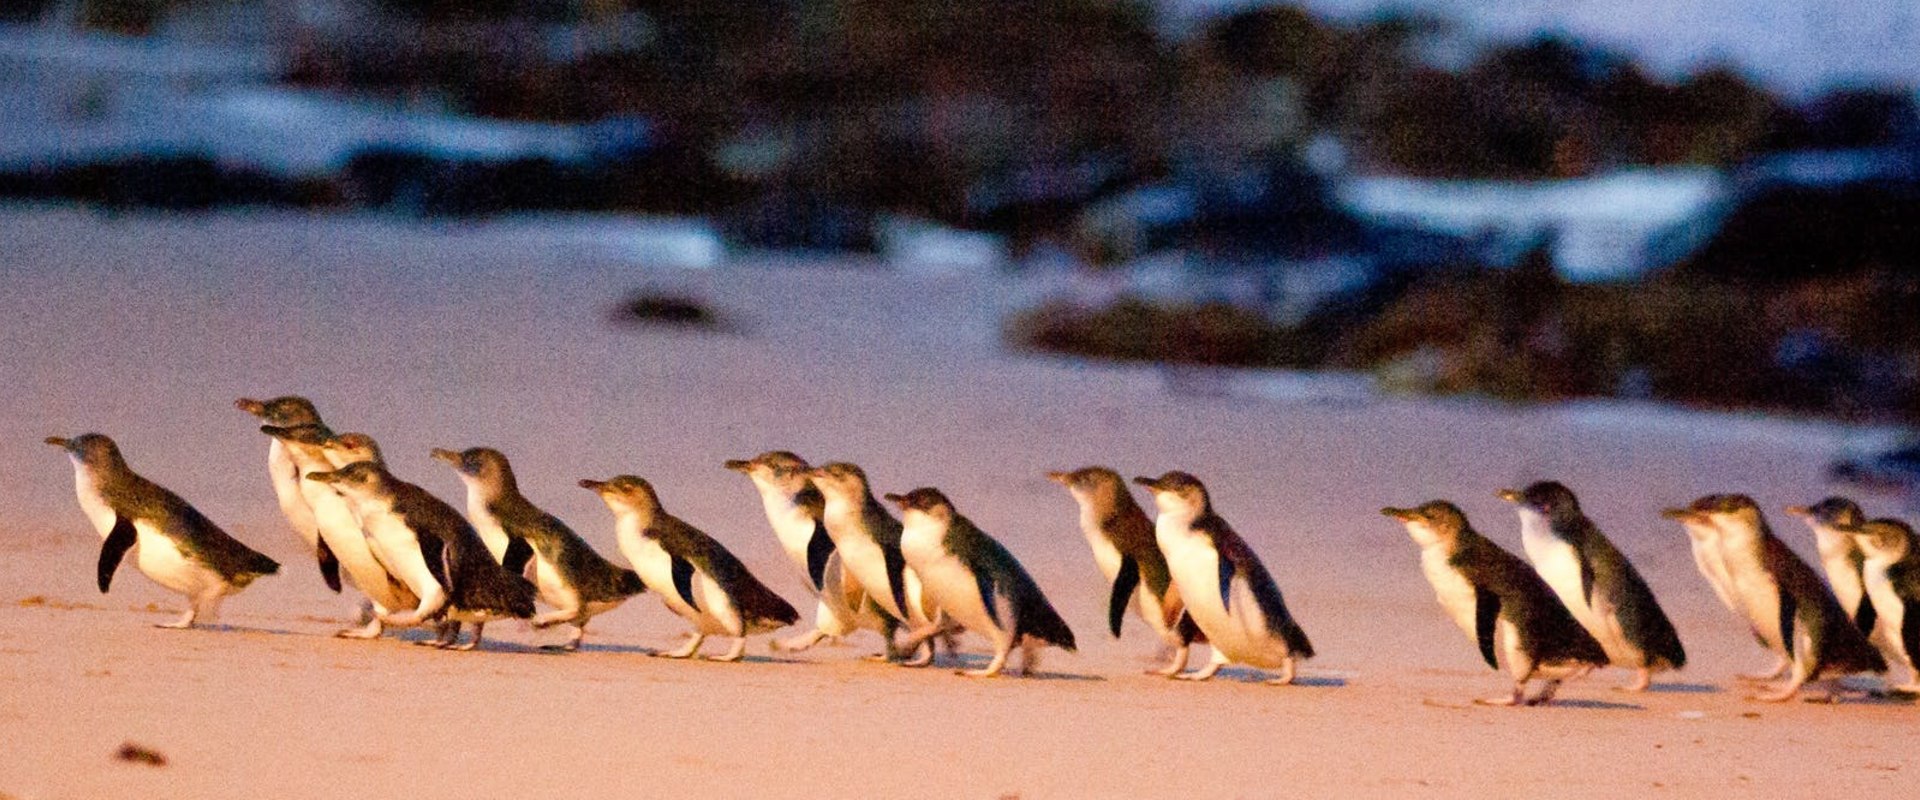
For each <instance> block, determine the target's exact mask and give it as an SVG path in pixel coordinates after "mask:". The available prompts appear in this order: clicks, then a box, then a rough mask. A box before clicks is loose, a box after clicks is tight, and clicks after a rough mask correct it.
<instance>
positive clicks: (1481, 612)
mask: <svg viewBox="0 0 1920 800" xmlns="http://www.w3.org/2000/svg"><path fill="white" fill-rule="evenodd" d="M1499 621H1500V595H1497V594H1494V593H1493V592H1489V591H1487V590H1485V589H1482V588H1479V587H1477V586H1476V587H1474V590H1473V630H1474V634H1475V635H1474V639H1475V640H1477V641H1478V642H1479V644H1480V657H1481V658H1484V659H1486V660H1487V666H1489V667H1492V668H1494V669H1499V668H1500V659H1499V658H1498V657H1496V656H1495V655H1494V642H1493V638H1494V630H1495V628H1496V626H1495V623H1497V622H1499Z"/></svg>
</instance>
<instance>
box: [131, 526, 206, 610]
mask: <svg viewBox="0 0 1920 800" xmlns="http://www.w3.org/2000/svg"><path fill="white" fill-rule="evenodd" d="M133 530H134V533H135V535H136V540H135V541H136V543H137V544H138V546H139V549H138V551H137V552H135V553H134V563H135V564H137V565H138V566H139V567H140V572H141V573H142V574H144V575H146V576H147V577H149V578H152V579H153V582H154V583H157V584H160V585H161V586H165V587H167V588H168V589H172V590H174V591H176V592H179V593H181V594H184V595H186V596H188V597H190V598H197V597H199V596H200V595H201V594H203V593H205V592H207V591H208V590H210V589H214V588H216V587H223V586H225V585H226V580H225V579H223V578H221V577H220V573H217V572H214V571H213V570H211V569H208V568H207V567H206V566H204V565H202V564H201V563H200V562H198V561H194V560H193V559H191V558H189V557H188V556H187V554H185V553H182V552H180V547H179V545H177V544H175V543H174V541H173V540H172V539H169V538H167V536H166V535H165V534H162V533H160V531H158V530H156V529H155V528H154V527H153V526H152V525H151V524H149V523H147V522H145V521H139V522H135V523H134V524H133Z"/></svg>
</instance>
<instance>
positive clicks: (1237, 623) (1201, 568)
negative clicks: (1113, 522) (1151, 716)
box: [1159, 533, 1286, 667]
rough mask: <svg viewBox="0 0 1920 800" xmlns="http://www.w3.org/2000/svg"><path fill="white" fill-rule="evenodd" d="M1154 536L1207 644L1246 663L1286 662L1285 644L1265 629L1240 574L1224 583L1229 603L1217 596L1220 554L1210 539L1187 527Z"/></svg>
mask: <svg viewBox="0 0 1920 800" xmlns="http://www.w3.org/2000/svg"><path fill="white" fill-rule="evenodd" d="M1159 542H1160V550H1161V552H1163V553H1165V554H1166V557H1167V569H1168V570H1169V571H1170V572H1171V573H1172V574H1173V582H1174V585H1175V586H1178V587H1180V596H1181V598H1182V599H1184V600H1185V602H1186V605H1187V615H1188V616H1189V617H1191V618H1192V619H1193V623H1194V624H1195V625H1198V626H1200V631H1201V632H1202V633H1205V634H1206V635H1207V643H1208V644H1210V645H1212V646H1213V649H1215V650H1217V651H1219V652H1220V653H1222V654H1224V655H1225V656H1226V657H1228V658H1230V659H1232V660H1233V661H1235V662H1238V663H1241V664H1246V665H1249V666H1255V667H1278V666H1281V665H1283V664H1284V663H1285V662H1286V645H1285V644H1284V643H1282V642H1280V641H1279V640H1278V639H1276V638H1275V637H1274V636H1272V635H1271V634H1270V633H1268V631H1267V629H1266V618H1265V617H1264V616H1263V615H1262V614H1261V613H1260V604H1259V603H1257V602H1255V600H1254V598H1253V592H1252V591H1251V590H1250V589H1249V588H1248V586H1247V582H1246V580H1245V579H1244V578H1241V577H1239V576H1235V577H1234V580H1233V582H1232V584H1231V585H1230V586H1229V596H1230V598H1231V600H1232V607H1231V608H1229V607H1228V606H1227V605H1226V604H1224V603H1223V602H1222V601H1221V595H1220V554H1219V552H1218V551H1216V550H1214V549H1213V545H1212V544H1211V543H1210V542H1206V541H1204V540H1203V539H1202V537H1201V536H1199V535H1197V534H1192V533H1181V534H1178V535H1176V536H1171V537H1170V536H1160V537H1159Z"/></svg>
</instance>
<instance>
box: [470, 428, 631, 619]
mask: <svg viewBox="0 0 1920 800" xmlns="http://www.w3.org/2000/svg"><path fill="white" fill-rule="evenodd" d="M433 457H434V458H436V459H438V460H440V461H444V462H446V463H447V464H449V465H451V466H452V467H453V468H454V471H456V472H458V473H459V475H460V480H461V481H462V482H464V483H465V484H466V485H467V520H468V521H469V522H471V523H473V527H474V529H475V530H477V531H487V532H491V535H492V536H495V537H504V538H507V539H511V540H512V541H515V542H519V543H520V546H521V547H526V548H529V549H530V550H531V552H532V555H531V558H530V560H529V561H528V563H527V569H528V570H529V571H531V572H532V574H533V577H532V580H533V585H534V586H535V588H537V589H539V592H540V599H541V600H544V601H546V603H547V605H550V606H553V610H551V611H545V612H541V613H539V614H536V615H534V617H533V627H534V628H536V629H541V630H544V629H546V628H550V627H553V626H555V625H559V624H561V623H566V624H569V625H571V626H572V627H573V633H572V635H571V636H569V637H568V638H567V642H566V644H564V645H562V646H561V647H560V648H559V649H562V650H567V651H574V650H578V649H580V640H581V639H583V638H585V636H586V633H587V621H588V620H591V619H593V618H594V617H595V616H598V615H600V614H604V613H606V612H608V611H612V610H613V609H615V608H617V607H619V605H620V604H621V603H624V602H626V600H627V598H629V597H632V596H633V595H636V594H639V593H641V592H643V591H646V585H645V584H643V583H641V582H640V576H639V575H636V574H634V572H633V570H630V569H621V568H619V567H616V566H614V565H613V563H612V562H609V561H607V560H606V559H605V558H602V557H601V556H600V554H599V553H597V552H594V549H593V546H592V545H589V544H587V541H586V540H585V539H582V538H580V536H579V534H576V533H574V532H573V529H572V528H569V527H567V525H566V523H564V522H561V521H560V519H559V518H558V517H555V516H553V515H552V514H548V513H547V512H545V511H542V510H540V507H539V506H536V505H534V504H533V501H531V500H528V499H527V497H526V495H524V494H521V493H520V484H519V482H518V481H516V480H514V477H513V465H512V464H510V463H508V461H507V457H506V455H504V454H502V453H501V452H500V451H498V450H494V449H492V448H488V447H472V448H468V449H466V450H463V451H461V452H458V453H455V452H453V451H451V450H434V451H433ZM481 538H483V539H485V538H490V537H489V534H487V533H482V534H481ZM503 552H505V548H503ZM502 566H503V567H506V568H507V569H508V570H509V571H512V566H511V565H506V564H503V565H502Z"/></svg>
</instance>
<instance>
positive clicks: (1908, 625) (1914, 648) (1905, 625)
mask: <svg viewBox="0 0 1920 800" xmlns="http://www.w3.org/2000/svg"><path fill="white" fill-rule="evenodd" d="M1901 605H1902V606H1903V607H1904V608H1905V609H1906V612H1905V613H1903V614H1902V615H1901V617H1900V643H1901V644H1902V645H1905V646H1906V649H1907V663H1909V664H1913V663H1920V599H1916V598H1907V599H1906V600H1905V601H1904V602H1902V603H1901Z"/></svg>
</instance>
